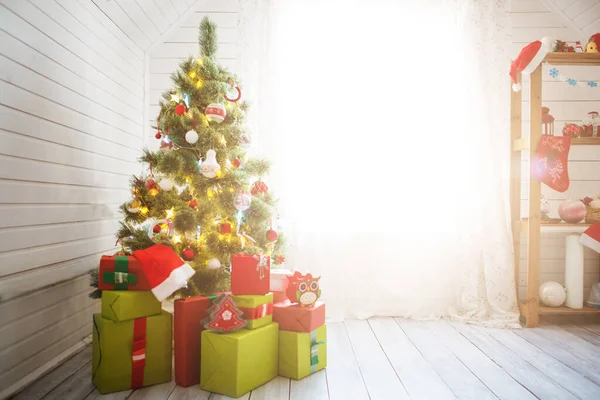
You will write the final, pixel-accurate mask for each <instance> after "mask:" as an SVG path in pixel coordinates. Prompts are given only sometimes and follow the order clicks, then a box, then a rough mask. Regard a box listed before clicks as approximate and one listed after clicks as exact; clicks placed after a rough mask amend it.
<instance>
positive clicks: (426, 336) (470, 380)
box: [396, 319, 496, 400]
mask: <svg viewBox="0 0 600 400" xmlns="http://www.w3.org/2000/svg"><path fill="white" fill-rule="evenodd" d="M396 321H397V323H398V325H399V326H400V328H402V330H403V331H404V333H406V335H407V336H408V338H409V339H410V340H411V342H412V343H414V345H415V346H416V347H417V349H418V350H419V351H420V352H421V354H423V356H424V357H425V359H426V360H427V361H428V362H429V364H431V365H432V366H433V368H434V369H435V370H436V371H437V373H438V374H439V375H440V377H441V378H442V379H443V380H444V382H446V385H448V387H449V388H450V389H451V390H452V392H453V393H454V394H455V395H456V397H458V398H459V399H473V400H483V399H496V396H494V394H493V393H492V392H491V391H490V390H489V389H488V388H487V387H486V386H485V385H484V384H483V383H482V382H481V381H480V380H479V379H478V378H477V377H476V376H475V375H473V373H472V372H471V371H470V370H469V369H468V368H467V367H466V366H465V365H464V364H463V363H462V362H460V360H459V359H458V358H456V356H454V354H452V352H451V351H450V350H448V349H447V348H446V347H445V346H444V345H443V344H441V343H440V342H439V340H438V339H437V338H436V337H435V336H434V335H433V334H432V333H431V331H430V330H429V329H427V327H426V326H425V325H424V324H423V323H421V322H417V321H409V320H404V319H396Z"/></svg>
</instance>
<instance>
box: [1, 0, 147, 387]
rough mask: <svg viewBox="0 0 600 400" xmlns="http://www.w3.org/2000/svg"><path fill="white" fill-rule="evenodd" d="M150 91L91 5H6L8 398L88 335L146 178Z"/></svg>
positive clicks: (4, 373)
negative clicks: (98, 282)
mask: <svg viewBox="0 0 600 400" xmlns="http://www.w3.org/2000/svg"><path fill="white" fill-rule="evenodd" d="M144 88H145V75H144V52H143V51H142V49H140V47H139V46H138V45H136V44H135V43H134V42H133V40H132V39H131V38H130V37H129V36H128V35H127V34H126V33H125V32H124V31H123V30H121V29H120V28H119V27H118V26H117V25H116V24H115V23H114V22H113V21H112V20H111V19H110V18H109V17H107V15H106V14H105V13H104V12H103V11H102V10H100V9H99V8H98V7H97V6H96V5H95V4H94V2H93V1H91V0H0V143H1V144H0V389H6V388H7V387H9V386H11V385H13V384H15V383H16V382H19V380H20V379H23V378H24V377H25V376H27V375H28V374H31V373H32V372H33V371H35V370H36V369H37V368H40V367H41V366H42V365H43V364H46V363H48V362H51V360H53V359H54V358H55V357H57V356H58V355H59V354H60V353H63V352H65V351H67V350H68V349H69V348H72V346H74V345H75V344H76V343H78V342H79V341H81V340H82V338H84V337H85V336H87V335H89V334H90V333H91V330H92V328H91V321H92V312H94V311H95V310H97V309H98V302H97V301H92V300H90V299H89V298H88V297H87V293H88V292H89V291H90V288H89V286H88V279H87V276H85V274H86V272H87V271H88V270H90V269H92V268H94V267H96V266H97V263H98V259H99V257H100V255H101V254H105V253H107V252H108V253H110V252H112V251H114V246H115V237H114V233H115V231H116V229H117V227H118V218H119V217H120V216H119V214H118V212H117V211H118V206H119V204H120V203H122V202H123V201H124V200H126V199H127V198H128V197H129V189H128V186H129V185H128V180H129V177H130V176H131V174H134V173H139V172H140V166H139V165H138V163H137V161H136V158H137V156H138V155H139V154H140V150H141V148H142V146H143V141H144V140H143V139H144V136H143V127H144V107H145V103H144ZM0 391H1V390H0ZM0 397H2V396H1V395H0Z"/></svg>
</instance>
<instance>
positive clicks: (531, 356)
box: [486, 329, 600, 399]
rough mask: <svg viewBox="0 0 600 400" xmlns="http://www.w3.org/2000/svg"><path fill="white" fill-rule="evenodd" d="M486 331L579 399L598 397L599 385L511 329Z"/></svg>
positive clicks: (599, 393)
mask: <svg viewBox="0 0 600 400" xmlns="http://www.w3.org/2000/svg"><path fill="white" fill-rule="evenodd" d="M486 332H487V333H488V334H489V335H490V336H492V337H493V338H494V339H496V340H497V341H498V342H500V343H502V345H504V346H505V347H507V348H508V349H510V350H511V351H512V352H513V353H516V354H518V355H519V356H520V357H521V358H523V359H524V360H525V361H527V362H528V363H530V364H531V365H533V366H534V367H535V368H537V369H538V370H540V371H542V372H543V373H544V374H546V375H547V376H549V377H550V378H552V379H553V380H554V381H555V382H556V383H558V384H559V385H561V386H562V387H564V388H565V389H567V390H568V391H569V392H571V393H573V394H574V395H575V396H577V397H579V398H581V399H600V386H598V385H596V384H594V383H593V382H592V381H590V380H588V379H586V378H585V377H584V376H583V375H581V374H580V373H578V372H576V371H574V370H573V369H571V368H569V367H568V366H566V365H565V364H563V363H562V362H560V361H558V360H557V359H556V358H554V357H552V356H551V355H549V354H548V353H546V352H544V351H542V350H540V349H539V348H538V347H536V346H534V345H533V344H531V343H529V342H528V341H527V340H525V339H523V338H522V337H521V336H519V335H517V334H515V333H514V332H512V331H507V330H501V329H494V330H491V329H490V330H488V331H486Z"/></svg>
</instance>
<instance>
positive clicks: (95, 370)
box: [92, 311, 172, 394]
mask: <svg viewBox="0 0 600 400" xmlns="http://www.w3.org/2000/svg"><path fill="white" fill-rule="evenodd" d="M171 325H172V315H171V314H170V313H168V312H166V311H163V312H162V313H161V314H160V315H154V316H151V317H143V318H137V319H133V320H128V321H121V322H116V321H112V320H109V319H106V318H103V317H102V315H101V314H94V331H93V339H92V382H93V383H94V385H96V388H97V389H98V391H99V392H100V393H102V394H106V393H112V392H119V391H121V390H127V389H136V388H140V387H143V386H150V385H156V384H158V383H164V382H169V381H170V380H171V332H172V330H171Z"/></svg>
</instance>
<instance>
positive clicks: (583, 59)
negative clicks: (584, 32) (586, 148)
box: [510, 53, 600, 327]
mask: <svg viewBox="0 0 600 400" xmlns="http://www.w3.org/2000/svg"><path fill="white" fill-rule="evenodd" d="M545 62H548V64H551V65H576V66H577V65H579V66H600V53H596V54H593V53H549V54H548V55H547V56H546V57H545V58H544V62H542V63H541V64H540V65H539V66H538V67H537V68H536V70H535V71H533V72H532V73H531V75H530V79H529V85H530V89H529V111H530V121H529V137H523V136H522V131H521V120H522V110H521V109H522V92H520V91H519V92H514V91H512V90H511V97H510V102H511V107H510V112H511V119H510V136H511V162H510V172H511V175H510V176H511V181H510V208H511V220H512V221H513V223H512V233H513V245H514V257H515V259H514V262H515V282H519V260H520V245H521V243H520V241H521V232H527V233H528V235H527V281H526V298H525V299H522V300H521V299H520V301H519V309H520V311H521V315H522V316H523V317H524V318H525V325H526V326H527V327H535V326H538V325H539V316H540V315H570V314H595V313H600V309H596V308H591V307H584V308H583V309H570V308H566V307H559V308H550V307H544V306H540V304H539V286H540V282H539V280H540V276H539V275H540V240H541V231H542V230H544V231H558V232H574V233H575V232H583V230H584V229H582V228H584V227H585V224H563V223H558V224H542V221H541V213H540V201H541V194H542V193H541V192H542V188H541V183H540V182H539V181H537V180H535V179H532V177H531V176H528V177H527V179H528V180H529V217H528V219H527V220H522V219H521V151H528V152H529V160H533V159H534V158H535V155H536V151H537V143H539V141H540V138H541V136H542V65H543V64H544V63H545ZM517 79H518V82H519V83H521V74H518V77H517ZM511 85H512V82H511ZM531 144H533V145H531ZM572 144H573V145H596V144H600V138H577V139H574V140H572ZM529 174H530V173H529ZM517 293H518V290H517Z"/></svg>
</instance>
